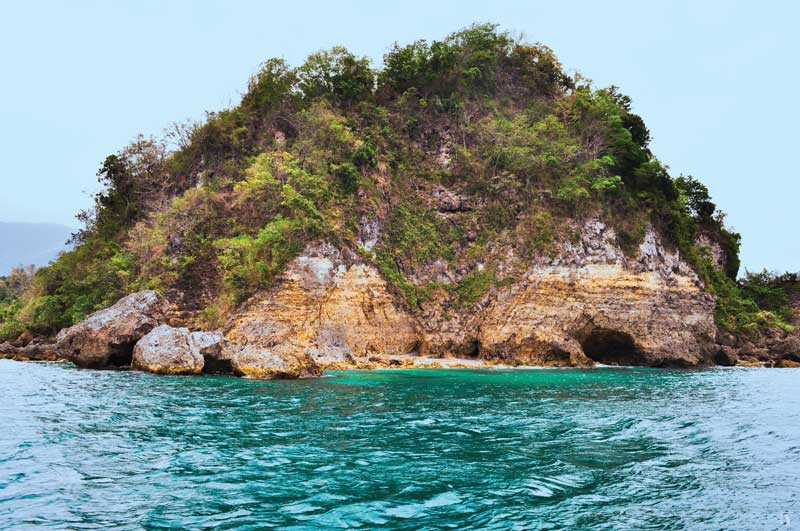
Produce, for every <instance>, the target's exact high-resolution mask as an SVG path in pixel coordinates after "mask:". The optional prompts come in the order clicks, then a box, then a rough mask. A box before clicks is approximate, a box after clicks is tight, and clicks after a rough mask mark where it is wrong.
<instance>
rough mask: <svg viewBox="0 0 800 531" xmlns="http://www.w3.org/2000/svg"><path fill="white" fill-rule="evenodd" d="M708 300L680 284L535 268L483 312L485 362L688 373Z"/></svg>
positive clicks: (591, 270) (710, 333) (705, 339)
mask: <svg viewBox="0 0 800 531" xmlns="http://www.w3.org/2000/svg"><path fill="white" fill-rule="evenodd" d="M713 309H714V300H713V298H712V297H710V296H709V295H707V294H706V293H704V292H703V291H702V290H700V289H699V288H698V287H697V286H695V285H693V284H692V283H691V282H690V281H689V280H688V279H687V278H685V277H676V278H672V282H671V283H667V282H666V280H665V279H664V278H662V277H661V276H660V275H659V274H658V273H655V272H642V273H634V272H630V271H627V270H625V269H624V268H623V267H622V266H618V265H614V264H608V265H586V266H584V267H581V268H577V269H575V268H567V267H551V268H541V269H539V268H537V269H535V270H533V271H532V272H531V274H530V275H529V277H528V282H527V283H525V284H523V285H521V286H517V287H516V289H512V290H511V291H509V292H507V293H503V294H501V296H499V297H498V299H497V301H496V302H495V303H494V304H493V305H492V306H491V307H490V308H489V309H488V310H487V312H486V316H485V318H484V319H483V321H482V323H481V326H480V334H479V341H480V345H481V351H482V353H483V354H484V355H487V356H492V357H499V358H507V359H514V360H517V361H523V362H525V363H543V364H553V363H554V364H561V365H583V364H590V363H591V361H590V360H593V361H595V362H599V363H606V364H621V365H653V366H655V365H676V366H691V365H697V364H701V363H703V361H704V354H705V345H707V344H709V343H710V342H711V341H712V340H713V337H714V332H715V325H714V320H713Z"/></svg>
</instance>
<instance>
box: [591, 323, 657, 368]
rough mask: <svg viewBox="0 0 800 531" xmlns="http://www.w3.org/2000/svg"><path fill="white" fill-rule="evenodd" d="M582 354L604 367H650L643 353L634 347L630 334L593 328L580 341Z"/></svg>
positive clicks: (634, 343)
mask: <svg viewBox="0 0 800 531" xmlns="http://www.w3.org/2000/svg"><path fill="white" fill-rule="evenodd" d="M580 344H581V348H583V352H584V354H586V356H587V357H588V358H589V359H591V360H592V361H594V362H596V363H602V364H604V365H640V366H644V365H651V363H650V362H649V360H648V359H647V356H646V355H645V353H644V352H642V351H641V350H639V349H638V348H637V347H636V342H635V341H634V339H633V337H631V335H630V334H626V333H625V332H619V331H616V330H609V329H607V328H594V329H592V330H590V331H589V332H588V333H586V335H585V336H584V337H583V338H582V339H581V341H580Z"/></svg>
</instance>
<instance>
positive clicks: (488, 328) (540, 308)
mask: <svg viewBox="0 0 800 531" xmlns="http://www.w3.org/2000/svg"><path fill="white" fill-rule="evenodd" d="M581 234H582V236H581V239H580V241H578V242H577V243H575V242H567V243H564V244H561V246H560V252H559V253H558V255H557V256H555V257H553V258H550V259H547V260H543V261H539V262H536V263H533V264H531V265H530V266H529V267H528V269H527V270H526V271H525V274H524V276H523V277H522V278H521V279H520V280H518V281H517V282H515V283H513V284H510V285H508V286H506V287H504V288H498V289H494V288H493V289H492V290H491V291H490V292H489V293H488V294H487V295H486V296H485V297H484V298H483V299H482V300H481V301H479V302H478V303H477V304H476V305H475V306H474V307H472V308H470V309H465V310H464V311H461V312H459V313H456V314H454V315H453V314H450V315H446V316H445V315H444V312H442V311H439V310H437V309H436V308H435V307H434V308H433V309H432V310H431V311H430V312H427V313H423V315H415V314H413V313H412V312H409V311H407V310H405V309H404V306H403V305H402V304H400V303H399V301H398V300H397V298H396V297H394V296H393V295H392V293H391V292H390V290H389V288H388V286H387V284H386V282H385V281H384V280H383V279H382V277H381V276H380V274H379V273H378V271H377V270H375V269H374V268H373V267H372V266H369V265H367V264H365V263H363V262H362V261H361V260H360V259H359V258H358V257H357V256H348V255H347V253H346V252H342V251H340V250H338V249H335V248H333V247H332V246H330V245H327V244H321V245H315V246H311V247H309V248H308V249H306V251H305V252H304V253H303V254H302V255H301V256H300V257H298V258H297V259H296V260H294V261H293V262H292V263H291V264H290V266H289V268H288V269H287V271H286V272H285V274H284V275H283V276H282V277H281V279H280V281H279V282H278V283H277V284H276V286H275V287H274V288H273V289H271V290H269V291H266V292H263V293H261V294H259V295H257V296H256V297H254V298H253V299H252V300H251V301H250V302H249V303H248V304H247V305H246V306H245V307H244V308H243V311H242V312H241V313H239V314H238V315H236V316H235V318H234V319H233V321H232V323H231V326H230V327H229V329H228V331H227V333H226V336H227V337H228V339H229V340H230V341H232V342H234V343H237V344H240V345H247V346H248V348H253V347H258V349H260V351H261V352H264V353H265V355H266V353H270V354H274V353H278V354H279V355H281V356H282V357H296V358H298V359H302V357H303V356H304V355H308V356H310V357H311V358H313V359H314V361H316V362H317V363H319V364H320V365H322V366H324V367H347V366H358V364H359V363H360V362H364V361H365V360H368V361H373V362H374V361H375V360H376V359H380V358H381V356H383V357H385V358H387V359H388V358H389V357H391V356H397V355H404V354H409V353H412V352H413V353H416V354H420V355H423V356H439V357H441V356H459V357H466V358H479V359H483V360H487V361H489V362H498V363H510V364H536V365H572V366H589V365H592V364H594V363H603V364H614V365H648V366H696V365H702V364H711V363H713V362H714V360H713V354H714V352H713V348H712V346H713V342H714V334H715V331H716V327H715V324H714V318H713V311H714V304H715V302H714V298H713V296H711V295H709V294H708V293H706V291H705V290H704V289H703V286H702V284H701V283H700V281H699V279H698V278H697V276H696V275H695V274H694V272H693V271H692V270H691V268H690V267H689V266H688V265H686V264H685V263H684V262H683V261H682V260H681V259H680V257H679V255H678V254H677V252H669V251H667V250H666V249H665V247H664V246H663V245H662V244H661V242H660V241H659V238H658V236H657V234H656V233H655V232H654V231H652V230H649V231H648V232H647V234H646V237H645V239H644V242H643V243H642V244H641V246H640V248H639V253H638V256H637V257H635V258H629V257H626V256H625V254H624V253H623V252H622V251H621V250H620V248H619V246H618V245H617V244H616V241H615V235H614V232H613V231H612V230H611V229H610V228H608V227H606V226H605V225H604V224H603V223H601V222H599V221H598V220H593V221H591V222H589V223H587V224H586V225H585V226H584V227H583V228H582V230H581ZM431 268H432V269H431V271H429V272H423V273H422V275H424V277H425V278H432V279H436V280H440V281H443V282H447V281H449V276H448V273H447V272H446V271H445V269H446V265H444V264H439V263H438V262H437V263H433V264H431ZM258 351H259V350H256V352H258ZM251 357H252V355H251V354H247V355H245V356H242V359H250V358H251Z"/></svg>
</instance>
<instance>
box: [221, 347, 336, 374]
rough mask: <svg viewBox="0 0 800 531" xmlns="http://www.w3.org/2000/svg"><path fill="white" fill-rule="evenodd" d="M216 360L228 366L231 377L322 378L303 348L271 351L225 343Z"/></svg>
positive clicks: (283, 348)
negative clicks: (230, 370)
mask: <svg viewBox="0 0 800 531" xmlns="http://www.w3.org/2000/svg"><path fill="white" fill-rule="evenodd" d="M220 358H221V359H223V360H228V361H229V362H230V364H231V368H232V369H233V372H234V374H237V375H239V376H247V377H250V378H301V377H311V376H319V375H320V374H322V371H321V370H320V367H319V365H317V363H316V362H315V361H314V359H313V358H312V357H311V356H310V355H309V354H308V353H306V352H305V351H304V349H303V347H302V346H301V345H297V344H293V343H291V342H290V343H285V344H282V345H276V346H274V347H260V346H258V345H238V344H235V343H229V342H226V343H224V344H223V346H222V352H221V356H220Z"/></svg>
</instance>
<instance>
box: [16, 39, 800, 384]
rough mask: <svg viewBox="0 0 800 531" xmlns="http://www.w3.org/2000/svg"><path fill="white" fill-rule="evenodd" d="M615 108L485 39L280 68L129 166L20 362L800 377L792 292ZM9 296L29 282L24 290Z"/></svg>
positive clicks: (52, 289)
mask: <svg viewBox="0 0 800 531" xmlns="http://www.w3.org/2000/svg"><path fill="white" fill-rule="evenodd" d="M649 140H650V132H649V131H648V129H647V128H646V126H645V124H644V122H643V120H642V119H641V118H640V117H639V116H638V115H636V114H634V113H633V111H632V104H631V100H630V99H629V98H628V97H627V96H625V95H623V94H622V93H621V92H620V91H619V90H618V89H617V88H616V87H610V88H605V89H597V88H594V87H592V86H591V84H590V83H589V82H587V81H586V80H584V79H583V78H581V77H580V76H577V75H576V76H570V75H567V74H566V73H565V72H564V71H563V69H562V67H561V65H560V64H559V62H558V60H557V59H556V57H555V55H554V54H553V52H552V51H551V50H550V49H548V48H547V47H545V46H543V45H539V44H528V43H525V42H520V41H519V40H515V39H513V38H511V37H510V36H509V35H507V34H505V33H502V32H499V31H498V30H497V29H496V28H495V27H494V26H492V25H477V26H472V27H470V28H467V29H465V30H462V31H460V32H457V33H454V34H452V35H450V36H449V37H447V38H446V39H444V40H443V41H437V42H432V43H427V42H424V41H418V42H415V43H412V44H409V45H406V46H400V45H395V46H394V47H393V48H392V49H391V50H390V51H389V52H388V53H387V54H386V56H385V57H384V64H383V66H382V68H380V69H373V68H372V66H371V65H370V63H369V61H368V60H367V59H365V58H361V57H357V56H354V55H353V54H351V53H349V52H348V51H347V50H345V49H343V48H334V49H332V50H328V51H322V52H319V53H317V54H314V55H312V56H310V57H309V58H308V60H307V61H306V62H305V63H304V64H303V65H302V66H300V67H297V68H292V67H290V66H288V65H287V64H286V63H284V62H283V61H282V60H278V59H272V60H269V61H267V62H265V63H264V65H263V67H262V68H261V70H260V71H259V72H258V73H257V74H256V75H255V76H253V78H252V79H251V80H250V83H249V85H248V90H247V92H246V93H245V94H244V96H243V98H242V101H241V103H240V104H239V105H237V106H235V107H233V108H230V109H226V110H223V111H220V112H217V113H210V114H209V115H208V119H207V121H206V122H205V123H202V124H178V125H176V126H175V127H174V128H173V129H172V130H171V132H170V134H169V135H168V138H166V139H165V140H164V141H159V140H155V139H151V138H144V137H140V138H138V139H136V140H135V141H134V142H133V143H132V144H131V145H129V146H127V147H126V148H124V149H123V150H122V151H120V152H119V153H116V154H113V155H110V156H109V157H108V158H107V159H106V160H105V161H104V163H103V165H102V167H101V169H100V171H99V173H98V176H99V178H100V181H101V183H102V184H103V185H104V189H103V191H102V192H100V193H99V194H98V195H97V196H96V201H95V206H94V208H93V209H92V210H90V211H87V212H82V213H81V214H80V215H79V218H80V219H81V220H82V221H83V222H84V229H82V230H81V231H80V232H79V233H78V234H76V235H75V237H74V243H75V247H74V248H73V249H72V250H70V251H68V252H66V253H63V254H62V255H61V256H60V257H59V258H58V259H57V260H56V261H55V262H53V263H52V264H51V265H49V266H47V267H44V268H41V269H39V270H37V271H36V272H35V273H32V274H29V275H25V274H23V273H21V272H17V277H15V278H12V277H7V278H6V279H5V280H4V281H3V284H2V288H3V291H2V293H0V295H2V297H0V299H1V302H0V339H2V340H4V341H5V342H3V343H1V344H0V356H4V357H14V358H17V359H66V360H69V361H71V362H74V363H75V364H77V365H79V366H81V367H91V368H112V367H131V368H135V369H141V370H145V371H150V372H155V373H165V374H200V373H208V372H211V373H230V374H236V375H240V376H248V377H255V378H271V377H282V378H295V377H304V376H317V375H319V374H321V372H322V371H323V370H324V369H326V368H335V369H341V368H370V367H390V366H408V365H423V366H424V365H427V366H483V365H494V364H502V365H547V366H575V367H590V366H592V365H594V364H598V363H599V364H610V365H642V366H654V367H697V366H705V365H712V364H720V365H736V364H751V365H752V364H756V365H767V366H796V365H797V364H798V363H800V335H798V332H797V325H798V319H799V317H798V316H799V315H800V289H798V285H799V284H798V278H797V276H796V275H781V276H776V275H771V274H768V273H762V274H749V275H748V276H746V277H745V278H744V279H742V280H737V277H738V274H739V260H738V251H739V236H738V235H737V234H735V233H733V232H731V231H730V230H728V229H727V228H726V227H725V224H724V215H723V214H721V212H719V210H718V209H717V207H716V205H715V204H714V203H713V202H712V201H711V198H710V195H709V192H708V189H707V188H706V187H705V186H704V185H703V184H702V183H701V182H700V181H698V180H696V179H694V178H693V177H688V176H678V177H674V176H671V175H670V174H669V172H668V168H667V167H666V166H665V165H664V164H662V163H661V162H660V161H659V160H658V159H657V158H656V157H655V155H654V154H653V153H652V152H651V151H650V149H649V147H648V145H649ZM12 280H13V282H12Z"/></svg>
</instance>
